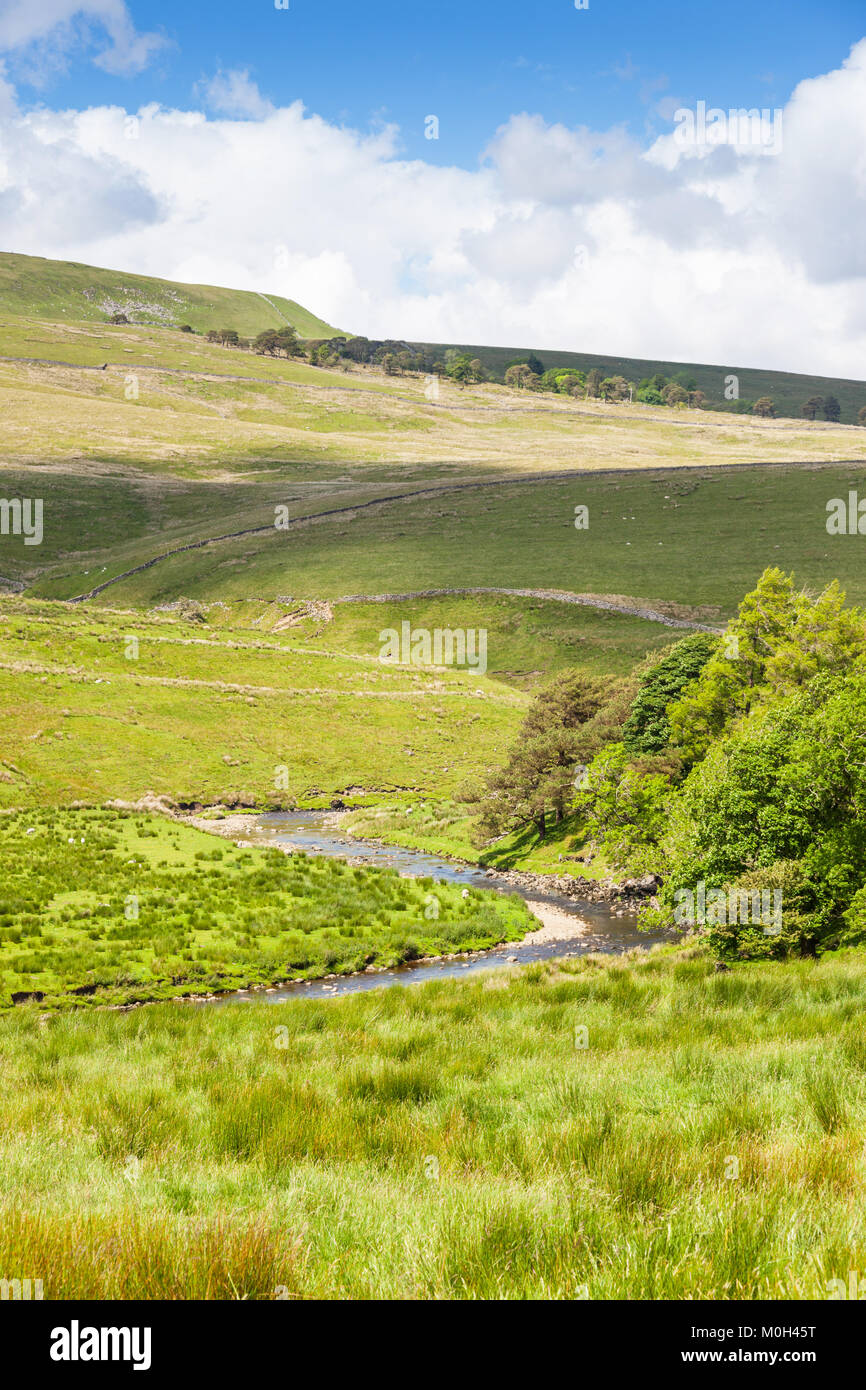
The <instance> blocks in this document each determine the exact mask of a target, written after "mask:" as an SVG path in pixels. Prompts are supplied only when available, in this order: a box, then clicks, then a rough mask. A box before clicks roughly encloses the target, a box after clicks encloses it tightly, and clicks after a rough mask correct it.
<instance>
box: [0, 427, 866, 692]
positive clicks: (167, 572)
mask: <svg viewBox="0 0 866 1390" xmlns="http://www.w3.org/2000/svg"><path fill="white" fill-rule="evenodd" d="M864 434H866V432H864ZM18 476H19V478H20V477H21V475H18ZM296 476H297V475H296ZM343 476H344V479H345V478H346V476H347V475H346V474H344V475H343ZM351 476H352V475H351V473H349V474H348V477H349V478H351ZM356 476H357V475H356ZM386 480H387V482H386ZM37 481H38V483H39V484H40V485H41V486H43V488H44V495H45V496H46V498H48V497H50V496H51V489H52V487H53V481H52V479H51V477H50V476H49V475H45V474H40V475H38V477H37V475H36V474H35V473H32V472H31V473H29V474H27V475H26V483H27V487H28V488H31V489H32V488H34V487H35V486H37ZM437 481H439V482H440V485H441V483H442V481H443V480H442V479H441V477H440V479H438V480H437V479H436V478H434V479H432V480H430V482H431V483H436V482H437ZM383 483H384V484H385V485H384V486H383ZM421 485H422V480H421V479H418V478H416V479H415V481H414V486H421ZM343 486H344V487H345V489H346V491H345V492H344V493H343V494H342V496H339V495H338V496H335V497H334V499H333V503H332V505H335V506H343V507H347V508H349V510H348V511H345V512H343V513H341V514H339V515H335V516H331V517H323V518H322V519H321V520H318V521H315V522H310V523H304V524H298V525H296V526H294V527H291V528H290V529H289V530H287V531H277V530H276V529H275V528H274V525H273V517H274V511H273V501H272V499H276V498H277V497H278V496H279V493H278V492H277V490H276V488H275V487H274V484H273V483H271V484H270V487H271V488H272V489H273V491H271V492H270V494H269V495H268V494H267V493H266V492H264V491H262V490H255V489H253V490H251V491H247V488H246V486H245V485H237V486H236V488H235V495H236V496H237V498H238V522H239V525H243V524H244V523H246V524H248V525H250V526H258V527H259V528H260V529H259V531H258V532H257V533H256V534H251V535H246V536H243V537H241V538H239V539H236V540H226V541H221V542H219V543H217V544H214V545H211V546H208V547H206V548H203V549H198V550H191V551H186V552H184V553H181V554H176V555H173V556H171V557H170V558H168V559H166V560H163V561H160V563H158V564H156V565H154V566H153V567H152V568H151V569H147V570H145V571H143V572H142V573H139V574H136V575H133V576H131V577H130V578H128V579H123V580H121V581H120V582H118V583H117V584H116V585H114V586H112V587H111V588H109V589H107V590H106V591H105V593H104V594H102V595H101V596H100V598H99V599H98V602H100V603H104V604H108V605H111V606H117V605H130V606H138V605H142V606H145V605H152V604H156V603H166V602H171V601H172V600H175V599H177V598H179V597H181V596H182V595H185V596H188V597H194V598H198V599H200V600H202V601H203V602H210V601H213V600H215V599H219V600H220V601H223V602H232V603H233V602H236V601H240V600H248V599H255V600H267V599H272V598H275V597H276V596H278V595H280V594H293V595H295V596H296V597H299V598H305V599H329V600H334V599H338V598H342V597H345V596H348V595H364V594H366V595H376V594H389V593H390V594H405V593H406V592H407V591H413V590H425V589H439V590H448V589H460V588H463V587H472V586H500V587H504V588H521V589H522V588H527V589H530V590H531V589H538V590H545V589H553V590H567V591H571V592H573V593H577V594H589V595H596V596H598V597H599V598H601V599H602V600H603V601H604V600H605V596H608V597H610V596H613V597H614V598H616V596H622V598H621V602H622V603H630V604H632V605H635V604H639V603H640V602H641V601H643V602H645V603H649V604H655V605H659V604H662V605H663V604H665V603H668V604H673V605H675V606H674V608H673V610H672V611H673V612H674V613H678V612H679V613H681V615H683V616H685V617H688V616H689V615H690V614H691V615H692V616H693V617H694V618H695V619H696V620H698V621H704V622H709V623H710V624H713V623H714V622H717V621H718V620H719V618H720V616H724V615H726V614H728V613H729V612H731V611H732V609H733V607H734V606H735V605H736V603H737V602H738V601H739V599H740V598H741V597H742V595H743V594H744V593H745V592H747V591H748V590H749V589H750V588H751V587H752V586H753V585H754V583H755V581H756V579H757V577H758V575H759V574H760V573H761V571H762V569H763V568H764V567H765V566H766V565H768V564H777V565H780V566H781V567H782V568H784V569H787V570H796V573H797V575H798V578H800V579H802V581H803V582H804V583H807V584H809V585H813V586H822V585H824V584H826V583H828V582H829V581H830V580H831V579H833V578H838V579H839V580H840V581H841V582H842V584H843V586H844V587H845V588H846V589H847V591H848V593H849V595H850V597H851V599H852V600H856V601H858V602H862V601H863V600H864V599H866V587H864V585H866V580H864V576H863V566H862V561H861V549H860V539H861V538H860V537H857V536H830V535H828V534H827V530H826V521H827V510H826V507H827V502H828V500H830V499H831V498H834V497H843V498H844V497H846V496H847V493H848V491H849V490H851V489H853V490H855V491H856V490H859V493H860V495H861V496H863V495H866V470H864V468H863V466H862V465H853V464H852V465H826V466H822V467H816V468H812V467H804V468H791V469H781V468H752V469H742V470H740V469H737V470H736V471H727V470H725V469H683V470H682V471H681V472H677V473H670V472H664V471H655V470H646V471H635V472H633V473H629V472H622V473H619V474H616V475H613V474H607V475H604V474H597V475H592V474H587V475H585V476H583V477H578V478H557V477H556V476H555V475H553V476H551V477H550V478H544V479H542V480H540V481H535V482H527V481H522V480H520V478H519V477H515V478H513V479H511V480H508V481H506V482H504V483H503V482H497V483H491V484H489V485H482V486H479V487H473V488H468V489H464V490H455V491H453V492H450V493H449V492H445V491H443V492H440V493H435V492H434V493H433V494H432V495H429V496H424V497H416V498H412V497H409V498H404V499H403V500H400V501H396V500H395V501H388V500H387V497H388V493H389V492H391V491H392V490H398V489H399V484H398V483H397V475H396V471H395V472H392V473H390V474H388V473H384V474H381V475H380V482H379V484H378V490H379V495H380V496H381V497H383V498H384V499H385V500H384V501H383V502H382V503H381V505H375V506H368V507H366V508H365V509H364V510H359V511H354V510H352V508H353V505H354V502H355V500H356V499H357V500H361V494H360V492H356V493H354V494H353V493H352V490H351V487H350V486H349V485H348V484H347V483H346V482H345V481H344V483H343ZM113 489H114V484H113V483H112V485H111V487H110V488H109V487H107V486H106V490H105V492H104V494H103V495H104V496H105V497H106V498H110V497H112V496H114V495H115V493H114V491H113ZM118 489H119V490H118V494H117V495H118V497H119V499H120V498H123V497H126V498H128V497H129V492H128V490H125V488H121V487H120V485H118ZM399 490H404V489H399ZM25 495H28V493H25ZM172 495H173V494H170V495H169V496H168V497H166V498H164V499H163V500H162V501H161V502H160V503H159V507H158V511H157V514H159V515H161V516H164V517H165V516H168V515H169V514H170V512H171V506H172V502H171V496H172ZM214 495H215V499H217V500H218V505H219V508H220V509H222V508H225V507H227V506H230V499H231V496H232V488H231V487H230V486H229V485H223V486H222V487H221V488H220V489H215V490H214ZM291 495H293V496H295V497H297V499H298V500H297V502H293V504H292V509H291V515H295V514H296V513H295V508H297V515H298V516H303V515H304V514H305V513H308V512H309V513H312V512H314V511H318V510H323V509H324V507H325V502H324V500H323V498H322V497H320V496H319V495H318V494H315V495H314V494H311V493H304V492H303V491H302V490H301V489H298V490H297V491H295V492H294V493H293V494H291ZM376 495H377V492H376V488H372V487H371V488H370V489H369V490H368V491H366V492H365V493H364V494H363V496H364V498H365V499H366V500H370V499H371V498H373V497H375V496H376ZM205 496H206V492H205V490H204V489H203V488H201V489H200V490H198V491H196V490H194V489H193V490H190V491H188V492H187V491H181V492H180V493H179V494H178V497H179V501H178V507H179V510H182V513H183V518H184V520H183V524H182V525H180V524H179V525H178V526H177V528H176V529H175V531H174V538H175V541H180V540H181V538H182V536H183V535H185V536H187V537H189V538H190V539H191V538H192V537H193V536H194V535H195V534H202V533H204V534H205V535H218V534H220V532H221V531H222V530H226V529H227V530H235V529H239V528H238V527H235V526H229V527H226V520H227V518H226V517H225V515H220V516H219V517H210V518H209V517H208V516H206V515H203V516H202V517H201V518H200V519H194V516H193V513H194V500H193V499H194V498H195V497H199V498H202V499H203V498H204V497H205ZM87 497H88V499H89V501H88V507H90V506H94V507H95V506H98V504H99V498H100V489H99V488H98V487H96V486H94V489H93V491H92V492H91V493H88V494H87ZM266 497H267V498H268V500H267V501H266V500H265V498H266ZM84 498H85V494H84V491H82V494H81V497H80V499H79V501H78V509H79V510H78V513H77V514H78V516H79V517H80V518H81V520H80V522H76V523H75V525H76V526H79V525H81V526H83V523H84V513H85V504H84ZM305 498H308V499H309V500H305ZM269 503H270V505H269ZM578 504H580V505H586V506H587V507H588V508H589V526H588V528H587V529H586V530H575V527H574V508H575V505H578ZM46 505H47V504H46ZM124 505H131V504H130V503H129V502H127V503H125V504H124ZM215 505H216V503H215ZM120 506H121V502H120V500H119V501H118V507H120ZM241 509H242V510H241ZM58 511H59V512H60V517H59V519H58V525H59V526H61V527H62V528H66V529H65V535H66V541H67V544H69V545H70V548H71V545H72V543H73V541H74V536H73V533H72V530H71V529H70V521H71V518H72V516H73V514H72V513H70V512H68V511H67V512H66V513H64V509H63V505H62V504H61V503H58ZM47 514H48V513H46V515H47ZM90 535H91V538H93V539H95V538H96V537H97V536H98V520H96V519H94V521H93V523H92V528H91V531H90ZM115 537H116V538H117V539H116V540H115ZM168 548H169V546H168V545H165V544H163V543H161V541H160V539H159V538H157V537H154V536H152V535H150V536H148V535H145V534H139V536H137V538H136V539H135V540H134V541H127V540H126V539H125V537H123V536H122V534H121V532H120V530H119V528H118V529H117V530H116V531H115V533H114V536H112V543H111V544H110V545H109V546H107V547H101V548H99V549H97V550H95V551H90V552H89V554H88V555H87V557H82V556H79V557H74V556H73V555H71V554H70V555H69V556H68V558H66V559H63V560H61V559H60V558H59V557H57V555H56V552H55V557H54V560H53V563H51V564H48V565H46V568H45V570H44V571H43V572H42V574H41V576H37V575H36V574H34V576H33V580H34V592H38V593H40V594H43V595H46V596H47V595H50V596H56V597H63V598H69V597H73V596H75V595H76V594H81V593H84V592H86V591H87V590H88V589H89V588H92V587H93V582H94V580H98V581H100V582H104V581H105V580H106V579H108V578H111V577H112V575H117V574H118V573H120V572H122V571H123V570H126V569H129V568H131V567H132V566H133V565H134V564H138V563H141V562H142V561H143V560H146V559H148V558H149V557H151V556H153V555H157V554H159V553H160V552H162V551H164V550H167V549H168ZM37 549H38V548H37V547H29V548H28V547H25V546H24V543H23V540H21V539H17V538H12V537H6V538H5V539H4V541H3V545H2V551H0V554H2V556H3V557H4V563H5V564H6V566H7V571H6V572H7V573H10V572H12V570H13V569H14V567H15V566H16V565H18V566H21V567H24V566H27V565H30V566H31V568H32V567H34V566H35V565H36V564H37V563H38V562H37V561H34V559H33V556H34V554H35V553H36V551H37ZM47 559H48V557H47V556H46V560H47ZM103 566H105V569H104V571H103V568H102V567H103ZM461 605H462V599H458V598H457V597H452V598H448V597H447V596H443V597H442V598H441V599H437V600H435V603H434V607H436V609H437V611H438V613H439V621H438V622H434V623H433V624H432V625H433V626H438V625H444V626H453V625H455V623H456V618H454V614H455V613H457V612H460V613H463V614H465V615H466V616H467V617H471V618H472V621H471V622H469V621H465V622H464V623H463V624H462V625H463V626H477V625H482V626H487V627H489V628H490V633H491V635H490V639H489V647H490V652H491V654H492V656H491V662H492V664H493V666H494V667H495V669H496V670H499V671H503V672H505V671H509V670H515V671H519V670H520V669H521V668H522V669H524V670H526V669H527V665H526V663H527V662H528V663H532V662H533V661H536V660H542V659H544V653H545V643H544V642H543V641H540V640H538V639H539V638H540V635H541V634H542V633H543V632H544V631H545V630H546V631H548V632H551V631H552V629H553V628H554V627H555V628H558V629H559V636H558V637H556V639H555V643H554V645H559V642H560V638H562V639H563V640H564V641H565V645H566V647H567V648H568V649H570V650H571V651H574V650H575V646H574V644H575V642H579V640H580V635H581V633H582V632H584V631H586V629H585V628H584V626H583V625H584V623H586V622H588V621H589V618H588V617H587V615H586V614H585V613H583V612H582V611H581V610H576V609H575V608H574V607H573V606H568V605H563V604H556V603H555V602H553V601H552V600H550V599H545V598H544V597H543V596H541V595H539V596H538V597H536V598H532V597H524V598H522V599H519V600H518V599H511V600H509V599H507V598H506V597H503V598H502V600H501V601H500V599H499V598H498V597H497V596H495V595H491V596H478V597H473V598H472V599H471V603H470V606H469V607H464V606H461ZM502 605H505V606H504V607H503V606H502ZM390 607H391V612H392V616H393V615H394V614H395V613H396V614H397V615H399V614H400V613H402V614H403V616H405V617H414V616H415V615H416V614H420V613H422V612H423V611H424V609H425V601H424V600H421V599H397V600H395V601H394V602H393V603H392V604H391V606H390ZM361 609H362V611H361V612H358V613H354V610H353V611H351V612H348V611H345V610H344V607H343V606H342V605H337V606H336V607H335V617H334V622H335V623H336V624H337V626H336V628H335V632H337V633H339V634H341V635H340V639H339V640H340V642H341V644H343V643H345V645H346V647H347V649H349V650H355V649H356V643H357V642H358V641H359V640H360V641H361V642H365V643H367V644H368V645H369V643H370V641H371V637H370V635H369V634H370V632H371V630H372V629H373V628H374V627H375V625H376V624H377V623H378V624H379V625H380V626H381V627H386V626H390V625H391V623H389V622H386V621H385V618H386V616H387V613H386V611H385V610H386V609H387V605H385V606H384V608H383V606H382V605H376V606H368V607H367V608H366V609H364V607H363V605H361ZM517 610H519V613H520V614H523V615H524V616H523V617H522V618H521V617H519V616H518V613H517ZM449 615H451V617H452V622H451V623H448V622H444V623H443V622H442V619H443V618H446V617H448V616H449ZM380 617H381V621H380ZM431 621H432V619H431ZM594 621H595V620H594ZM601 621H602V620H601V619H600V618H599V619H598V622H601ZM605 621H606V620H605ZM641 626H642V627H643V626H647V625H645V624H641ZM362 628H363V630H364V633H365V634H366V635H363V636H360V633H361V629H362ZM376 630H378V629H376ZM530 630H534V632H535V634H536V636H535V637H534V638H533V639H532V641H531V643H529V644H528V645H524V648H523V651H522V652H521V651H519V650H518V644H519V642H521V641H523V638H522V637H520V635H519V634H521V633H523V634H524V636H525V635H526V634H527V632H528V631H530ZM650 630H652V629H651V628H650ZM353 631H354V632H355V633H356V635H353ZM626 631H627V624H626V625H623V626H620V627H615V626H614V625H613V623H611V626H610V632H611V637H612V638H613V637H614V635H615V634H616V635H617V639H618V636H619V635H622V634H625V632H626ZM569 633H571V634H572V636H569ZM500 641H501V645H500ZM609 645H613V641H612V642H611V643H610V644H609ZM647 645H649V644H648V643H647ZM632 649H633V648H632V644H631V642H627V644H626V650H629V651H631V650H632ZM547 650H548V651H549V650H550V649H549V646H548V648H547ZM528 669H532V666H531V664H530V665H529V667H528Z"/></svg>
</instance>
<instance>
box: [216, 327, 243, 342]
mask: <svg viewBox="0 0 866 1390" xmlns="http://www.w3.org/2000/svg"><path fill="white" fill-rule="evenodd" d="M219 340H220V342H221V343H222V344H223V346H224V347H237V345H238V343H239V342H240V338H239V336H238V334H237V333H236V332H235V330H234V329H233V328H221V329H220V331H219Z"/></svg>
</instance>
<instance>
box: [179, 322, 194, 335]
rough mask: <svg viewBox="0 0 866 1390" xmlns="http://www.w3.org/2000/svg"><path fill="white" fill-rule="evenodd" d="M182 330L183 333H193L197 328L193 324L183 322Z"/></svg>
mask: <svg viewBox="0 0 866 1390" xmlns="http://www.w3.org/2000/svg"><path fill="white" fill-rule="evenodd" d="M180 331H181V333H193V332H194V331H195V330H194V329H193V327H192V324H189V323H182V324H181V325H180Z"/></svg>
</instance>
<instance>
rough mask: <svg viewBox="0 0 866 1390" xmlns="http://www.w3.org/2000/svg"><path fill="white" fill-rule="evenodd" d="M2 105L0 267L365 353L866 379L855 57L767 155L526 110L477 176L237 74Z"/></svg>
mask: <svg viewBox="0 0 866 1390" xmlns="http://www.w3.org/2000/svg"><path fill="white" fill-rule="evenodd" d="M55 8H59V6H56V7H55ZM67 9H71V5H70V6H67ZM2 32H3V31H2V28H0V37H2ZM0 96H2V93H0ZM7 97H8V98H9V99H7V101H6V111H5V114H4V110H3V101H2V100H0V130H2V135H3V141H2V146H0V150H2V158H0V244H2V245H3V246H4V247H6V248H9V249H20V250H29V251H33V252H36V253H38V254H41V255H49V256H57V257H63V258H69V259H75V260H82V261H89V262H91V263H95V264H102V265H109V266H115V267H119V268H128V269H129V270H135V271H139V272H143V273H146V274H153V275H161V276H164V277H168V278H176V279H183V280H196V281H205V282H211V283H220V284H229V285H236V286H239V287H245V288H251V289H260V290H264V291H266V292H267V291H271V292H276V293H279V294H284V295H286V296H288V297H290V298H293V299H297V300H299V301H300V302H301V303H304V304H306V305H307V306H308V307H309V308H311V309H313V310H314V311H315V312H317V313H319V314H321V315H322V316H323V317H326V318H328V319H329V320H330V321H331V322H334V323H337V324H339V325H340V326H341V327H344V328H348V329H353V330H354V331H356V332H366V333H368V334H370V335H371V336H372V335H375V336H385V335H389V336H406V337H410V338H417V339H424V340H428V341H435V340H453V341H462V342H475V343H478V342H489V343H502V344H508V345H515V346H516V345H520V346H535V347H548V348H550V349H556V348H561V349H573V350H576V351H586V352H606V353H611V354H613V353H621V354H624V355H634V356H644V357H662V358H671V359H682V360H691V361H701V362H717V363H719V364H720V365H725V364H733V363H737V364H740V365H756V366H761V365H762V366H767V367H778V368H789V369H792V370H801V371H815V372H826V373H828V374H840V375H846V376H859V375H862V374H863V363H864V361H866V243H864V239H863V237H862V227H863V225H864V220H866V219H864V214H866V150H864V146H863V141H862V132H863V130H864V129H866V40H864V41H863V42H862V43H861V44H859V45H858V46H857V47H856V48H855V49H854V50H853V51H852V53H851V55H850V57H849V59H848V60H847V61H846V63H845V64H844V65H843V66H842V67H841V68H839V69H838V70H837V71H835V72H832V73H829V74H827V75H826V76H824V77H820V78H816V79H814V80H810V81H808V82H803V83H801V84H800V86H799V87H798V88H797V89H796V91H795V92H794V93H793V94H792V96H791V98H790V100H789V102H788V103H787V105H786V107H785V110H784V140H783V143H782V148H781V149H780V150H779V152H778V153H777V154H775V155H773V156H767V155H761V156H757V157H756V155H755V153H754V152H752V151H750V150H748V149H743V148H734V147H731V146H725V147H721V148H717V149H712V150H705V151H702V152H697V151H691V150H688V149H683V148H682V147H679V146H677V145H676V143H675V142H674V140H673V138H672V136H665V137H663V138H661V139H659V140H657V141H656V142H655V143H654V145H653V146H652V147H651V148H650V149H649V150H645V149H644V148H642V147H641V146H640V145H639V144H638V143H637V142H636V141H635V140H633V139H632V138H631V137H630V136H629V135H628V134H627V133H626V132H625V131H624V130H621V129H613V130H611V131H605V132H592V131H588V130H586V129H583V128H578V129H569V128H566V127H565V126H563V125H552V126H551V125H547V124H545V122H544V121H543V120H542V119H541V118H540V117H538V116H533V115H528V114H521V115H515V116H514V117H512V118H511V120H510V121H509V122H508V123H507V124H506V125H505V126H503V127H502V128H501V129H500V130H498V131H497V132H496V133H495V135H494V136H493V138H492V140H491V142H490V144H489V146H488V148H487V150H486V151H485V152H484V158H483V161H482V163H481V165H480V167H479V168H477V169H476V170H473V171H468V170H464V169H460V168H448V167H442V166H434V165H428V164H425V163H424V162H422V161H420V160H416V161H407V160H405V159H401V158H399V157H398V153H397V149H398V132H397V131H396V130H394V129H393V128H392V127H385V128H383V129H381V130H378V131H376V132H375V133H373V134H367V135H363V134H359V133H358V132H357V131H353V130H348V129H344V128H339V127H336V126H333V125H330V124H328V123H327V122H326V121H324V120H322V119H321V118H320V117H318V116H315V115H311V114H309V113H307V112H306V111H305V110H304V109H303V107H302V106H301V105H300V104H299V103H295V104H294V105H292V106H289V107H285V108H274V107H273V106H271V104H270V103H269V102H267V101H266V100H265V99H264V98H263V97H262V96H261V94H260V93H259V92H258V89H257V87H256V86H255V83H254V82H252V81H251V79H250V77H249V74H248V73H247V72H245V71H239V72H227V73H220V74H217V77H216V78H215V79H214V80H213V82H211V83H210V84H209V86H208V88H207V100H208V102H209V104H210V106H211V107H212V108H213V109H214V110H215V111H218V112H219V113H220V114H218V115H217V116H216V117H213V118H208V117H207V116H206V115H204V114H203V113H202V112H199V111H192V112H189V111H187V112H182V111H174V110H164V109H161V108H159V107H157V106H150V107H147V108H145V109H143V110H142V111H140V112H139V113H138V123H137V125H135V124H132V125H131V124H130V121H129V118H128V116H127V113H126V112H125V111H123V110H122V109H120V108H108V107H100V108H95V109H91V110H87V111H82V112H75V111H67V112H52V111H50V110H47V109H44V108H40V109H38V110H35V111H31V112H29V113H18V112H16V111H15V110H14V109H10V108H11V97H10V96H9V94H8V92H7ZM698 153H700V157H696V156H697V154H698Z"/></svg>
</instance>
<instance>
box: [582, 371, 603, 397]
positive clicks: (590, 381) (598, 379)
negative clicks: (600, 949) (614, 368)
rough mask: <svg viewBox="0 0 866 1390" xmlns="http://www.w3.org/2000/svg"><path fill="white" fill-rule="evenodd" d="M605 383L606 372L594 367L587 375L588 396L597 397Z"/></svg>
mask: <svg viewBox="0 0 866 1390" xmlns="http://www.w3.org/2000/svg"><path fill="white" fill-rule="evenodd" d="M603 381H604V372H602V371H601V369H600V368H599V367H592V368H590V370H589V371H588V372H587V374H586V394H587V395H588V396H597V395H598V390H599V387H600V386H601V383H602V382H603Z"/></svg>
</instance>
